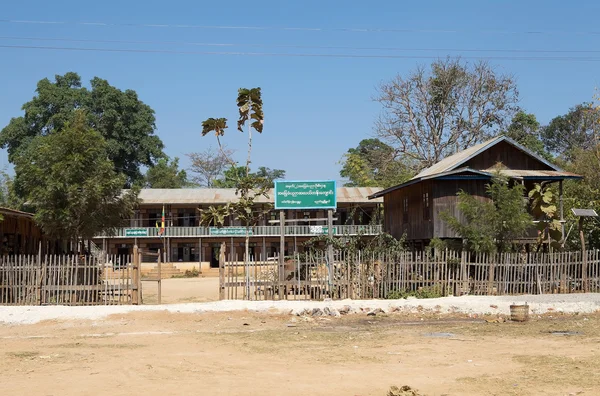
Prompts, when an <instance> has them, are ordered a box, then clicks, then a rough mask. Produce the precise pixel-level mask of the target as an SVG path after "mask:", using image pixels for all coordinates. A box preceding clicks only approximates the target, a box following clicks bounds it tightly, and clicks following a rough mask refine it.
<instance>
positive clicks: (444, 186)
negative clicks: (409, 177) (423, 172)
mask: <svg viewBox="0 0 600 396" xmlns="http://www.w3.org/2000/svg"><path fill="white" fill-rule="evenodd" d="M489 182H490V181H489V180H437V181H435V186H434V188H433V223H434V227H433V228H434V230H433V237H435V238H458V237H459V235H457V234H456V233H455V232H454V231H452V230H451V229H450V227H448V224H446V222H445V221H444V220H442V215H441V213H443V212H448V213H450V214H451V215H452V216H455V217H458V218H460V219H461V220H464V218H463V217H462V215H461V213H460V211H459V210H458V196H457V194H458V192H459V191H461V190H463V191H465V192H467V193H469V194H471V195H473V196H476V197H478V198H479V199H481V200H489V198H488V197H487V196H486V193H485V186H486V184H488V183H489Z"/></svg>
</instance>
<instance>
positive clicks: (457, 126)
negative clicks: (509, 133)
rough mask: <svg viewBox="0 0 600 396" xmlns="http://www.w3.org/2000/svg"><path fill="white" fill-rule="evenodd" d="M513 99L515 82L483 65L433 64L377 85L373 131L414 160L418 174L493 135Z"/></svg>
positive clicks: (451, 61)
mask: <svg viewBox="0 0 600 396" xmlns="http://www.w3.org/2000/svg"><path fill="white" fill-rule="evenodd" d="M517 97H518V93H517V89H516V86H515V82H514V79H513V78H512V77H511V76H506V75H501V74H498V73H496V72H495V71H494V69H493V68H492V67H491V66H489V65H488V64H487V63H485V62H478V63H475V64H474V65H471V64H469V63H464V62H461V61H460V59H450V58H448V59H446V60H438V61H435V62H433V63H432V64H431V67H430V69H429V70H427V69H425V68H424V67H418V68H417V69H416V70H415V71H414V72H412V73H410V74H408V75H406V76H401V75H398V76H396V77H395V78H394V79H393V80H391V81H389V82H386V83H383V84H382V85H381V86H380V88H379V92H378V95H377V96H376V98H375V100H376V101H378V102H379V103H381V105H382V106H383V112H382V115H381V117H380V119H379V121H378V122H377V124H376V133H377V135H378V136H379V137H380V138H381V139H383V140H384V141H385V142H387V143H389V144H390V145H391V146H392V147H394V148H395V149H396V150H397V152H398V153H399V154H401V155H402V156H406V157H408V158H411V159H413V160H414V170H415V171H418V170H420V169H422V168H425V167H429V166H431V165H433V164H435V163H436V162H438V161H440V160H441V159H443V158H444V157H446V156H448V155H450V154H453V153H455V152H457V151H460V150H463V149H465V148H467V147H469V146H471V145H473V144H475V143H478V142H480V141H482V140H484V139H486V138H488V137H491V136H495V135H497V133H498V131H499V130H501V128H502V126H505V125H506V124H507V123H508V122H509V120H510V119H511V117H512V116H513V114H514V112H515V104H516V102H517Z"/></svg>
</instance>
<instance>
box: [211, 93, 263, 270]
mask: <svg viewBox="0 0 600 396" xmlns="http://www.w3.org/2000/svg"><path fill="white" fill-rule="evenodd" d="M262 105H263V102H262V94H261V90H260V88H252V89H246V88H240V89H239V90H238V97H237V106H238V111H239V119H238V122H237V127H238V130H239V131H240V132H243V131H244V126H246V125H248V156H247V159H246V164H245V165H244V166H243V169H242V170H241V171H240V169H239V168H240V167H238V166H237V165H236V164H235V162H234V161H233V160H231V159H229V160H230V161H229V162H230V163H231V165H232V167H231V169H230V171H231V173H232V178H234V179H235V180H236V183H235V189H236V195H237V196H238V200H237V201H236V202H231V203H229V204H227V205H225V206H222V207H220V208H215V207H210V208H208V209H205V210H202V211H201V212H200V223H201V224H216V225H218V226H222V225H223V224H224V221H225V218H226V217H227V216H229V215H232V216H234V217H235V218H236V219H237V220H239V221H240V222H241V223H242V224H243V225H244V226H245V227H246V239H245V255H244V261H245V262H247V261H248V260H249V259H250V258H249V257H248V254H249V253H248V246H249V241H250V228H251V227H253V226H255V225H256V224H257V223H258V221H259V219H260V218H262V216H264V215H265V213H267V212H268V211H269V210H270V207H268V205H263V207H262V208H258V207H257V204H256V201H257V199H258V198H259V197H260V196H264V197H267V198H268V191H269V188H270V185H269V181H268V180H267V179H265V178H263V177H260V176H257V175H256V174H252V173H250V164H251V159H252V156H251V154H252V130H254V131H256V132H258V133H262V131H263V123H264V113H263V110H262ZM248 121H250V122H248ZM225 129H227V119H225V118H209V119H207V120H205V121H204V122H202V136H205V135H207V134H208V133H210V132H214V133H215V135H216V137H217V143H218V144H219V148H220V149H221V152H223V146H222V144H221V141H220V137H221V136H224V134H225ZM225 173H227V171H226V172H225ZM226 177H227V176H226ZM215 185H216V182H215Z"/></svg>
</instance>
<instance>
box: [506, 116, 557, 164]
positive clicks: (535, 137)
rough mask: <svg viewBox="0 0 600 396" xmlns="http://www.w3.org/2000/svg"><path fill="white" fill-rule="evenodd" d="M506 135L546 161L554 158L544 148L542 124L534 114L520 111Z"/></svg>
mask: <svg viewBox="0 0 600 396" xmlns="http://www.w3.org/2000/svg"><path fill="white" fill-rule="evenodd" d="M505 135H506V136H508V137H509V138H511V139H512V140H514V141H516V142H517V143H519V144H521V145H523V146H525V147H526V148H528V149H529V150H531V151H533V152H534V153H536V154H538V155H540V156H541V157H543V158H544V159H546V160H549V161H550V160H552V156H551V155H550V154H549V153H548V152H547V151H546V149H545V148H544V143H543V142H542V140H541V136H540V123H539V122H538V120H537V119H536V117H535V115H534V114H529V113H526V112H524V111H523V110H519V111H518V112H517V114H515V116H514V117H513V119H512V122H511V123H510V125H509V126H508V129H507V130H506V133H505Z"/></svg>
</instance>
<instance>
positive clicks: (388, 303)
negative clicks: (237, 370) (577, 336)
mask: <svg viewBox="0 0 600 396" xmlns="http://www.w3.org/2000/svg"><path fill="white" fill-rule="evenodd" d="M524 303H527V304H528V305H529V307H530V311H531V313H533V314H542V313H549V312H563V313H582V314H583V313H592V312H596V311H600V294H593V293H587V294H553V295H535V296H533V295H529V296H462V297H443V298H432V299H416V298H409V299H406V300H337V301H237V300H236V301H233V300H225V301H215V302H207V303H189V304H171V305H142V306H134V305H118V306H89V307H67V306H15V307H9V306H6V307H0V323H5V324H31V323H37V322H40V321H44V320H97V319H101V318H104V317H107V316H109V315H114V314H126V313H129V312H147V311H154V312H156V311H168V312H179V313H202V312H228V311H256V312H271V313H283V314H291V315H311V316H321V315H322V316H341V315H347V314H357V313H360V314H364V315H371V316H372V315H377V314H379V313H391V312H436V313H440V314H444V313H463V314H473V315H475V314H477V315H486V314H496V315H498V314H501V315H509V314H510V305H511V304H524Z"/></svg>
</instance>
